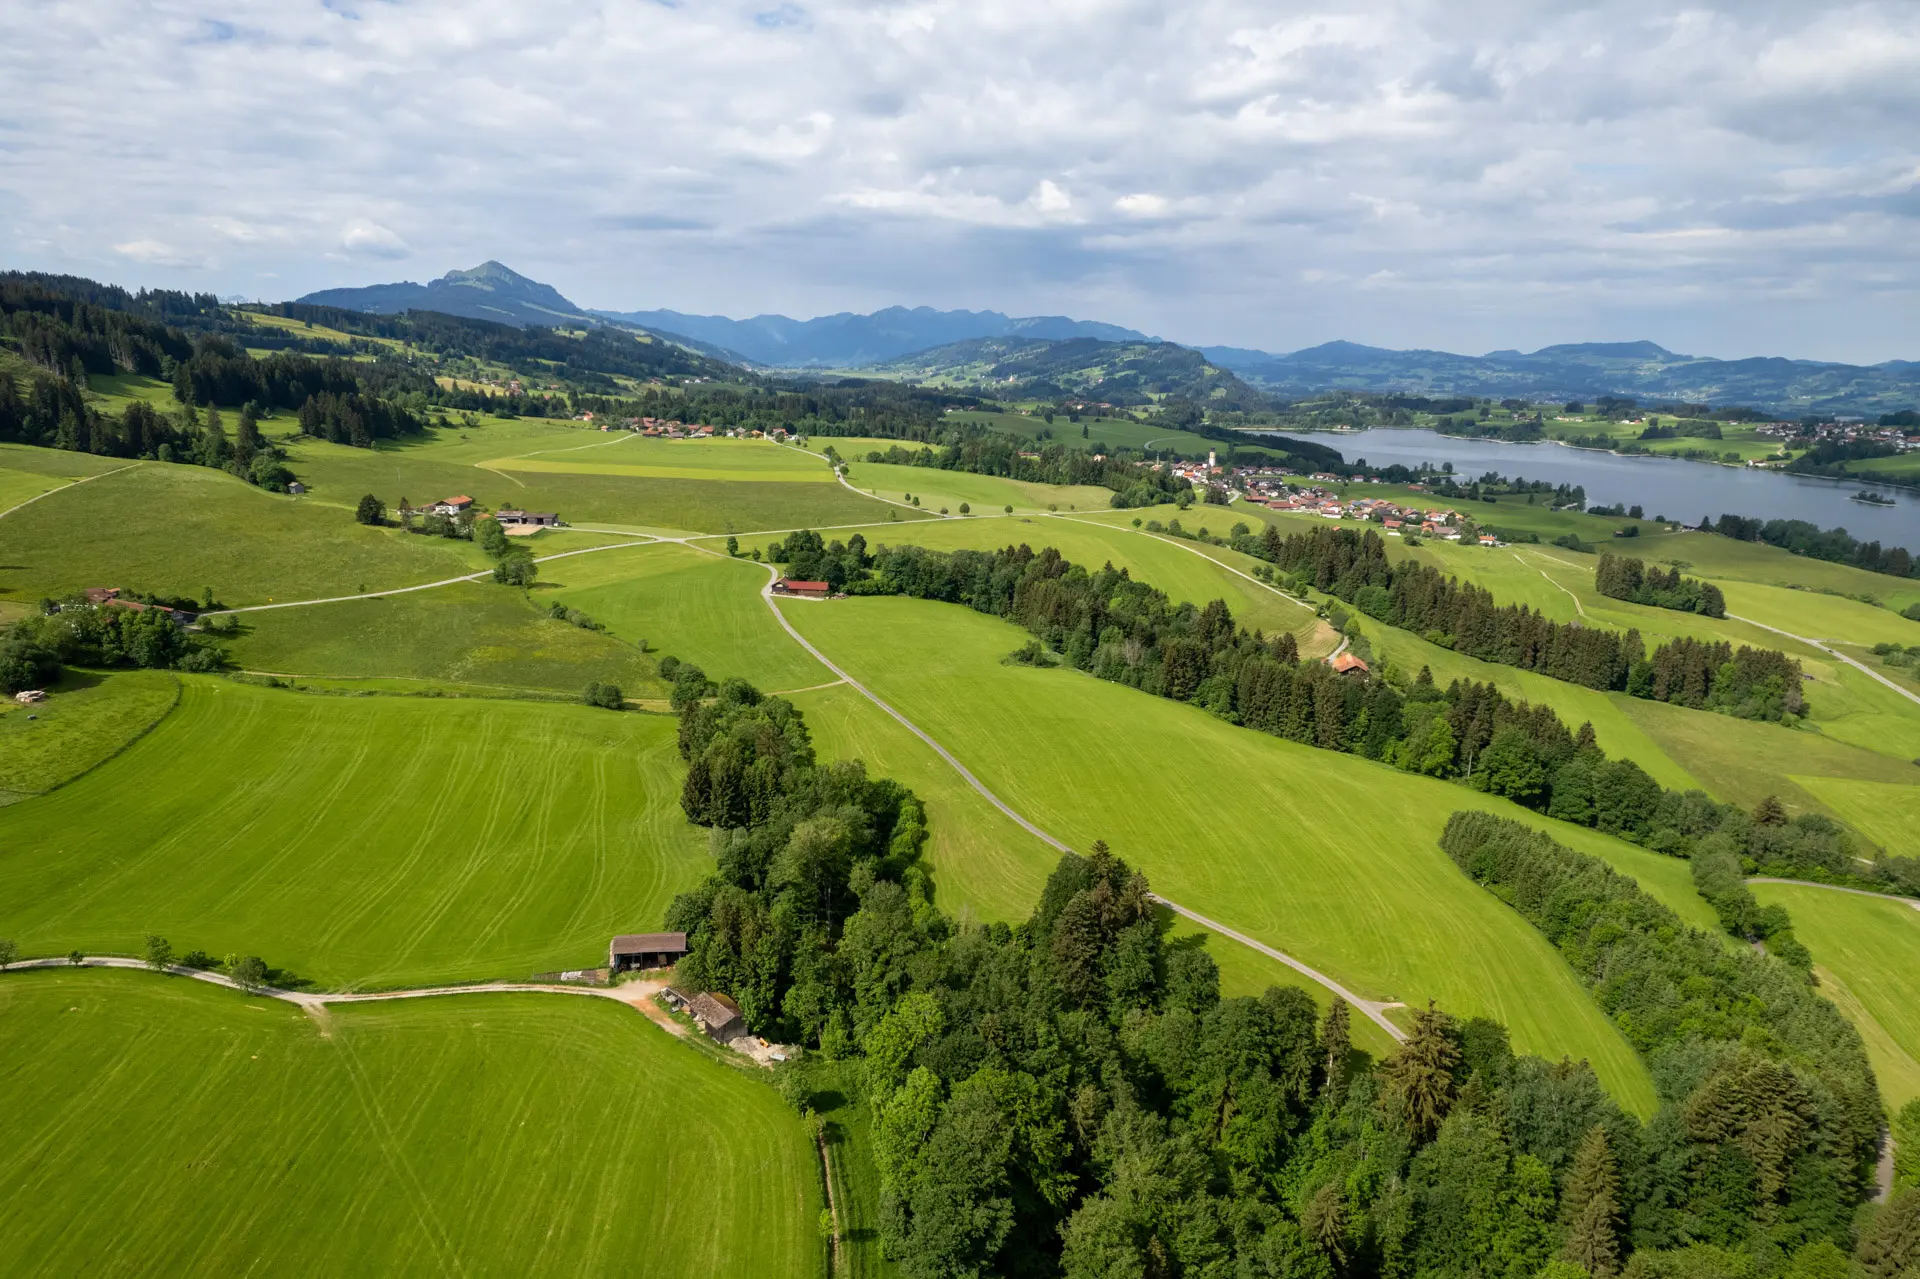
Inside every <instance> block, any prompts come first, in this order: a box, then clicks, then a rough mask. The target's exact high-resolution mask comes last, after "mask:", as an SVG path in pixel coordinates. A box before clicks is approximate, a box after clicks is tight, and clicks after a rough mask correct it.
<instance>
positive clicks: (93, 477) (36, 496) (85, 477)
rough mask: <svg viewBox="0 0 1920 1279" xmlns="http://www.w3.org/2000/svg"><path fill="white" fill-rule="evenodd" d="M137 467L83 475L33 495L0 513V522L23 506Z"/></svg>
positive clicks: (128, 466)
mask: <svg viewBox="0 0 1920 1279" xmlns="http://www.w3.org/2000/svg"><path fill="white" fill-rule="evenodd" d="M138 465H140V463H138V462H129V463H127V464H126V465H125V466H116V467H114V468H113V469H112V470H111V471H102V472H100V474H98V475H83V476H81V477H80V478H79V479H77V480H75V481H73V483H71V484H62V485H61V486H60V487H59V488H57V489H48V490H47V491H46V492H44V493H35V494H34V495H33V496H32V497H30V498H28V499H27V500H26V501H24V502H16V503H14V504H13V505H12V506H9V507H8V508H7V509H6V510H4V511H0V520H4V519H6V518H7V516H9V515H12V514H13V513H14V512H15V511H17V510H19V509H20V508H21V507H23V506H32V505H33V504H34V503H35V502H38V501H39V500H40V499H41V498H43V497H52V496H53V495H54V494H55V493H64V492H66V491H67V490H68V489H70V488H73V487H75V486H76V485H80V484H85V483H87V482H88V481H89V480H104V479H106V478H107V477H108V476H109V475H118V474H120V472H122V471H131V470H132V469H133V468H134V467H136V466H138ZM55 478H56V479H57V478H59V477H58V476H56V477H55Z"/></svg>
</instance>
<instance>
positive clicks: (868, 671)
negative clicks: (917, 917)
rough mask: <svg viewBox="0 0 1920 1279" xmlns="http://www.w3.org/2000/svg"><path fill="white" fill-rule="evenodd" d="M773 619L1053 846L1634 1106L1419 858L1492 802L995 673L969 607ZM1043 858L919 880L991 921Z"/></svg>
mask: <svg viewBox="0 0 1920 1279" xmlns="http://www.w3.org/2000/svg"><path fill="white" fill-rule="evenodd" d="M786 611H787V615H788V617H789V618H790V619H791V620H792V621H793V622H794V623H795V625H796V626H798V627H799V628H800V629H801V630H802V631H803V632H805V633H806V634H807V635H808V636H809V638H811V639H813V640H814V642H815V643H817V644H819V645H820V646H821V647H822V648H823V649H824V650H825V651H826V652H827V653H828V654H829V655H831V656H833V657H834V659H835V660H836V661H839V662H841V663H842V665H845V666H846V667H847V668H848V669H849V670H850V671H852V672H853V673H854V674H855V675H856V676H858V677H859V678H861V679H862V680H865V681H867V682H869V684H870V685H871V686H872V687H873V688H874V689H875V691H876V692H878V693H879V694H880V695H881V696H882V697H885V698H887V700H889V701H890V702H892V703H893V704H894V705H895V706H896V707H898V708H899V709H900V710H901V711H902V712H903V713H905V714H906V715H908V716H909V717H910V718H912V719H913V720H914V721H915V722H916V723H918V724H919V725H920V726H921V727H922V728H924V729H926V730H927V731H929V732H930V733H932V734H933V735H934V736H935V737H936V738H937V739H939V740H940V741H941V742H942V743H943V744H944V745H946V746H947V748H948V749H950V750H953V751H954V752H955V753H956V754H957V755H959V757H960V758H961V759H962V760H963V761H965V762H966V763H967V764H968V766H969V767H970V768H972V769H973V770H974V771H975V773H977V774H978V775H979V776H980V777H981V778H982V780H983V781H985V782H986V784H987V785H988V786H990V787H992V788H993V789H994V790H995V791H996V793H998V794H999V795H1000V796H1001V798H1003V799H1005V800H1006V801H1007V802H1008V803H1010V804H1012V805H1013V806H1014V807H1015V808H1016V809H1018V810H1020V811H1021V812H1023V813H1025V814H1026V815H1027V816H1028V817H1029V818H1031V819H1032V820H1034V821H1036V822H1038V823H1039V824H1040V825H1041V826H1043V827H1044V828H1046V829H1048V830H1050V831H1052V832H1053V833H1054V834H1055V835H1056V836H1057V837H1059V838H1061V839H1064V840H1066V841H1067V842H1068V843H1070V844H1072V845H1074V846H1076V847H1086V846H1087V845H1088V844H1090V843H1091V842H1092V841H1093V840H1094V839H1096V838H1105V839H1106V840H1107V841H1108V842H1109V843H1110V844H1111V845H1112V846H1113V848H1114V850H1115V851H1116V852H1117V853H1119V854H1120V855H1121V856H1123V857H1126V858H1128V859H1129V860H1131V861H1133V862H1134V863H1135V864H1137V865H1139V866H1141V867H1142V868H1143V869H1144V870H1145V871H1146V872H1147V873H1148V875H1149V876H1151V877H1152V879H1153V880H1154V883H1155V887H1156V888H1157V889H1158V890H1159V891H1161V892H1163V893H1165V894H1166V895H1168V896H1169V897H1172V898H1174V899H1175V900H1177V901H1180V902H1182V903H1184V904H1186V905H1189V906H1191V907H1193V908H1194V909H1196V910H1200V911H1202V912H1203V913H1206V914H1209V915H1212V916H1213V917H1214V918H1216V919H1220V920H1222V921H1223V922H1226V923H1228V924H1231V925H1233V926H1234V927H1236V928H1239V929H1241V930H1242V931H1244V932H1247V933H1248V934H1250V935H1252V936H1255V937H1258V938H1260V939H1261V940H1263V941H1265V942H1267V943H1268V944H1269V945H1273V946H1276V947H1278V948H1280V949H1283V950H1286V951H1287V952H1288V953H1290V954H1293V955H1295V956H1297V957H1298V958H1301V959H1303V960H1305V961H1306V962H1308V963H1311V964H1314V965H1315V966H1317V967H1320V968H1321V969H1322V970H1323V971H1327V972H1329V973H1331V974H1332V975H1333V976H1335V977H1336V978H1338V979H1340V980H1342V981H1344V982H1346V983H1348V984H1349V985H1350V986H1352V987H1354V988H1355V989H1357V990H1359V991H1361V992H1362V993H1364V994H1367V995H1368V996H1369V997H1374V998H1382V997H1391V998H1399V999H1404V1000H1407V1001H1408V1002H1416V1001H1418V1000H1422V999H1425V998H1428V997H1432V998H1436V999H1438V1000H1439V1001H1440V1002H1441V1004H1442V1005H1443V1006H1445V1007H1447V1008H1448V1009H1450V1010H1451V1011H1453V1012H1455V1013H1458V1014H1460V1015H1463V1016H1465V1015H1474V1014H1481V1013H1483V1014H1486V1015H1489V1016H1494V1017H1497V1018H1499V1019H1500V1020H1502V1021H1504V1022H1505V1023H1506V1024H1507V1025H1508V1026H1509V1027H1510V1028H1511V1030H1512V1033H1513V1038H1514V1042H1515V1044H1516V1045H1517V1046H1519V1047H1521V1048H1522V1049H1524V1050H1528V1051H1538V1052H1543V1053H1547V1054H1549V1055H1558V1054H1560V1053H1563V1052H1564V1053H1570V1054H1572V1055H1574V1056H1576V1057H1581V1056H1584V1057H1587V1058H1589V1059H1590V1060H1592V1061H1593V1063H1594V1066H1595V1069H1596V1070H1597V1071H1598V1072H1599V1073H1600V1076H1601V1078H1602V1079H1604V1080H1606V1081H1607V1083H1608V1085H1609V1087H1611V1088H1613V1089H1614V1090H1615V1092H1616V1094H1617V1095H1619V1096H1620V1097H1622V1098H1623V1100H1625V1101H1626V1102H1627V1103H1628V1104H1631V1105H1634V1106H1636V1107H1638V1108H1642V1109H1644V1108H1646V1107H1648V1106H1650V1105H1651V1099H1652V1093H1651V1085H1650V1083H1649V1081H1648V1079H1647V1077H1646V1074H1645V1071H1644V1068H1643V1067H1642V1066H1641V1064H1640V1063H1639V1062H1638V1060H1637V1059H1636V1058H1635V1057H1634V1055H1633V1054H1632V1052H1631V1051H1630V1050H1629V1049H1628V1048H1627V1046H1626V1044H1625V1042H1624V1041H1623V1040H1622V1039H1621V1038H1620V1037H1619V1035H1618V1034H1617V1033H1616V1032H1615V1031H1614V1030H1613V1028H1612V1027H1611V1026H1610V1025H1609V1024H1608V1023H1607V1022H1606V1021H1605V1019H1604V1018H1603V1017H1602V1016H1601V1015H1600V1013H1599V1012H1598V1010H1597V1009H1596V1008H1595V1007H1594V1005H1593V1004H1592V1002H1591V1001H1590V1000H1589V999H1588V998H1587V996H1586V994H1585V993H1584V992H1583V991H1582V990H1581V989H1580V988H1579V986H1578V985H1577V983H1575V981H1574V979H1573V977H1572V975H1571V974H1570V973H1569V972H1568V971H1567V969H1566V967H1565V964H1564V962H1563V961H1562V960H1561V959H1560V957H1559V956H1558V955H1557V953H1555V952H1554V951H1553V949H1552V948H1551V947H1550V946H1548V945H1547V944H1546V943H1545V942H1544V941H1543V940H1542V939H1541V938H1540V937H1539V936H1538V934H1537V933H1535V932H1534V931H1533V930H1532V929H1531V928H1529V927H1528V926H1527V925H1526V924H1525V923H1524V922H1523V921H1521V920H1520V919H1519V918H1518V917H1517V916H1515V915H1513V914H1512V913H1511V912H1509V911H1507V910H1506V908H1505V907H1503V906H1501V905H1500V904H1499V903H1498V902H1497V901H1496V900H1495V899H1494V898H1492V897H1491V896H1490V895H1488V894H1485V893H1484V892H1481V891H1479V890H1478V889H1476V888H1475V887H1474V885H1473V884H1472V883H1471V882H1470V881H1469V880H1467V878H1466V877H1465V876H1463V875H1461V874H1460V872H1459V871H1458V869H1457V868H1455V867H1454V866H1453V864H1452V863H1451V862H1450V861H1449V860H1448V859H1447V858H1446V856H1445V855H1444V854H1443V853H1441V852H1440V850H1439V848H1438V846H1437V840H1438V836H1439V832H1440V828H1441V827H1442V825H1443V824H1444V823H1445V820H1446V816H1447V814H1448V813H1449V812H1451V811H1452V810H1453V809H1456V808H1466V807H1479V806H1486V805H1497V806H1498V807H1500V808H1501V809H1502V810H1503V811H1506V812H1511V813H1516V814H1517V813H1518V812H1519V810H1517V809H1514V808H1513V807H1512V806H1510V805H1506V804H1504V803H1500V802H1499V801H1493V800H1489V799H1487V798H1486V797H1484V796H1480V795H1477V794H1475V793H1473V792H1471V791H1469V790H1467V789H1465V788H1464V787H1458V786H1452V785H1449V784H1447V783H1444V782H1438V781H1431V780H1428V779H1422V778H1415V777H1409V776H1406V775H1403V774H1400V773H1397V772H1395V771H1393V770H1390V769H1387V768H1385V767H1383V766H1380V765H1376V764H1371V763H1368V762H1366V761H1363V760H1356V759H1353V758H1351V757H1347V756H1342V755H1338V754H1334V753H1331V752H1324V751H1315V750H1313V749H1311V748H1309V747H1304V746H1299V745H1296V744H1294V743H1290V742H1285V741H1281V740H1278V739H1275V738H1271V737H1267V736H1265V735H1262V734H1255V733H1250V732H1247V731H1245V730H1242V729H1238V728H1234V727H1232V726H1231V725H1228V724H1225V723H1223V722H1221V721H1219V720H1216V719H1213V718H1212V717H1210V716H1207V715H1205V714H1203V713H1201V712H1199V711H1197V710H1194V709H1193V708H1191V707H1185V706H1179V705H1176V704H1174V703H1171V702H1166V701H1163V700H1160V699H1157V698H1152V697H1149V696H1146V695H1144V694H1141V693H1137V692H1134V691H1132V690H1129V689H1125V688H1122V687H1119V686H1117V685H1112V684H1106V683H1102V682H1100V681H1096V680H1093V679H1091V678H1090V677H1087V676H1084V675H1080V674H1078V673H1075V672H1071V671H1067V670H1062V669H1052V670H1035V669H1032V668H1022V667H1014V666H1004V665H1001V664H1000V660H999V659H1000V658H1001V657H1002V656H1003V655H1004V654H1005V653H1007V652H1009V651H1011V650H1012V649H1013V648H1015V647H1017V646H1018V645H1019V644H1020V643H1021V642H1023V641H1024V639H1025V632H1024V631H1021V630H1019V629H1018V628H1016V627H1013V626H1011V625H1010V624H1007V623H1004V622H1000V621H997V620H995V619H992V618H988V617H985V616H982V615H980V614H977V613H973V612H971V611H970V610H964V609H960V608H957V607H953V606H948V605H939V604H930V603H925V602H920V601H912V600H901V599H860V600H847V601H839V602H835V603H833V604H830V605H799V604H793V605H788V606H786ZM1555 826H1556V833H1557V834H1558V835H1559V836H1560V837H1561V838H1563V839H1565V840H1566V841H1567V842H1568V843H1570V844H1572V845H1574V846H1576V847H1580V848H1583V849H1591V850H1593V851H1596V852H1602V853H1603V854H1604V855H1606V856H1608V857H1609V859H1610V860H1612V861H1614V862H1615V864H1616V865H1621V866H1624V867H1631V868H1634V869H1635V870H1638V871H1639V872H1640V873H1643V874H1647V875H1648V876H1649V877H1650V878H1654V877H1663V878H1658V879H1657V880H1656V882H1658V883H1659V884H1660V888H1659V891H1661V892H1662V896H1663V897H1669V898H1671V899H1672V900H1674V901H1676V902H1679V901H1683V900H1684V896H1690V895H1691V889H1690V887H1687V889H1686V892H1685V894H1684V896H1683V895H1682V894H1680V893H1679V892H1677V891H1675V890H1676V889H1678V888H1679V887H1680V885H1681V884H1682V883H1683V880H1684V876H1685V871H1686V868H1685V866H1684V865H1683V864H1681V863H1678V862H1671V863H1670V864H1668V863H1663V861H1662V860H1661V859H1658V858H1657V856H1656V855H1655V854H1651V853H1646V852H1644V851H1642V850H1638V849H1633V848H1630V847H1628V846H1625V845H1621V844H1619V843H1618V842H1617V841H1613V840H1610V839H1606V838H1604V837H1601V836H1598V835H1594V834H1593V833H1591V832H1586V831H1580V830H1575V829H1572V828H1566V827H1560V826H1558V824H1555ZM1051 862H1052V858H1050V857H1049V858H1047V859H1046V860H1045V862H1044V863H1043V864H1042V865H1039V866H1035V867H1032V868H1031V869H1029V870H1028V872H1027V874H1026V876H1024V877H1023V878H1024V879H1025V882H1023V883H1021V884H1020V886H1019V888H1018V890H1016V891H1014V892H1012V893H1009V891H1008V889H1007V888H1006V887H1004V886H1003V885H1002V883H1001V882H999V881H1000V880H1001V878H1002V877H1004V876H1005V873H1006V872H1005V871H1004V869H1003V868H1001V867H999V866H995V865H991V864H967V863H960V864H952V863H946V864H940V865H937V867H936V873H937V875H938V876H939V882H940V883H941V885H942V893H943V900H944V901H945V902H946V903H947V906H948V908H949V909H957V908H958V907H959V906H960V905H962V904H965V903H974V902H979V903H983V905H982V906H976V907H975V909H976V910H977V911H978V913H980V914H981V915H984V916H990V915H991V914H992V913H993V912H992V908H991V907H990V906H985V905H984V903H989V902H994V901H1005V900H1008V898H1009V897H1010V896H1011V897H1012V898H1014V899H1017V900H1019V901H1022V902H1030V901H1031V895H1030V890H1031V885H1032V884H1034V883H1037V882H1038V877H1041V876H1044V874H1045V873H1046V870H1047V869H1049V868H1050V866H1051ZM1649 890H1650V891H1655V888H1654V887H1653V886H1652V885H1650V887H1649Z"/></svg>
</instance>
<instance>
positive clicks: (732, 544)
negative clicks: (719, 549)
mask: <svg viewBox="0 0 1920 1279" xmlns="http://www.w3.org/2000/svg"><path fill="white" fill-rule="evenodd" d="M727 554H729V555H738V554H740V539H739V538H737V537H729V538H728V539H727Z"/></svg>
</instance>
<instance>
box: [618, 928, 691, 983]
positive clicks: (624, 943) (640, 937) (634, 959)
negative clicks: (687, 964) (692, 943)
mask: <svg viewBox="0 0 1920 1279" xmlns="http://www.w3.org/2000/svg"><path fill="white" fill-rule="evenodd" d="M686 953H687V935H686V934H685V933H621V934H620V935H619V936H618V937H616V938H614V939H613V940H612V941H611V942H609V943H608V944H607V967H608V969H610V970H611V971H613V972H616V973H621V972H631V971H633V970H635V969H640V968H668V967H671V966H672V965H674V964H676V963H678V962H679V961H680V956H682V955H684V954H686Z"/></svg>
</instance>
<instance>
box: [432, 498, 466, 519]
mask: <svg viewBox="0 0 1920 1279" xmlns="http://www.w3.org/2000/svg"><path fill="white" fill-rule="evenodd" d="M427 509H428V510H429V511H431V512H433V513H434V514H435V515H458V514H460V513H461V512H462V511H469V510H472V509H473V499H472V498H470V497H468V496H467V495H466V494H464V493H461V494H458V495H457V496H454V497H443V498H441V499H440V500H439V501H438V502H435V503H434V504H433V505H432V506H429V507H428V508H427Z"/></svg>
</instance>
